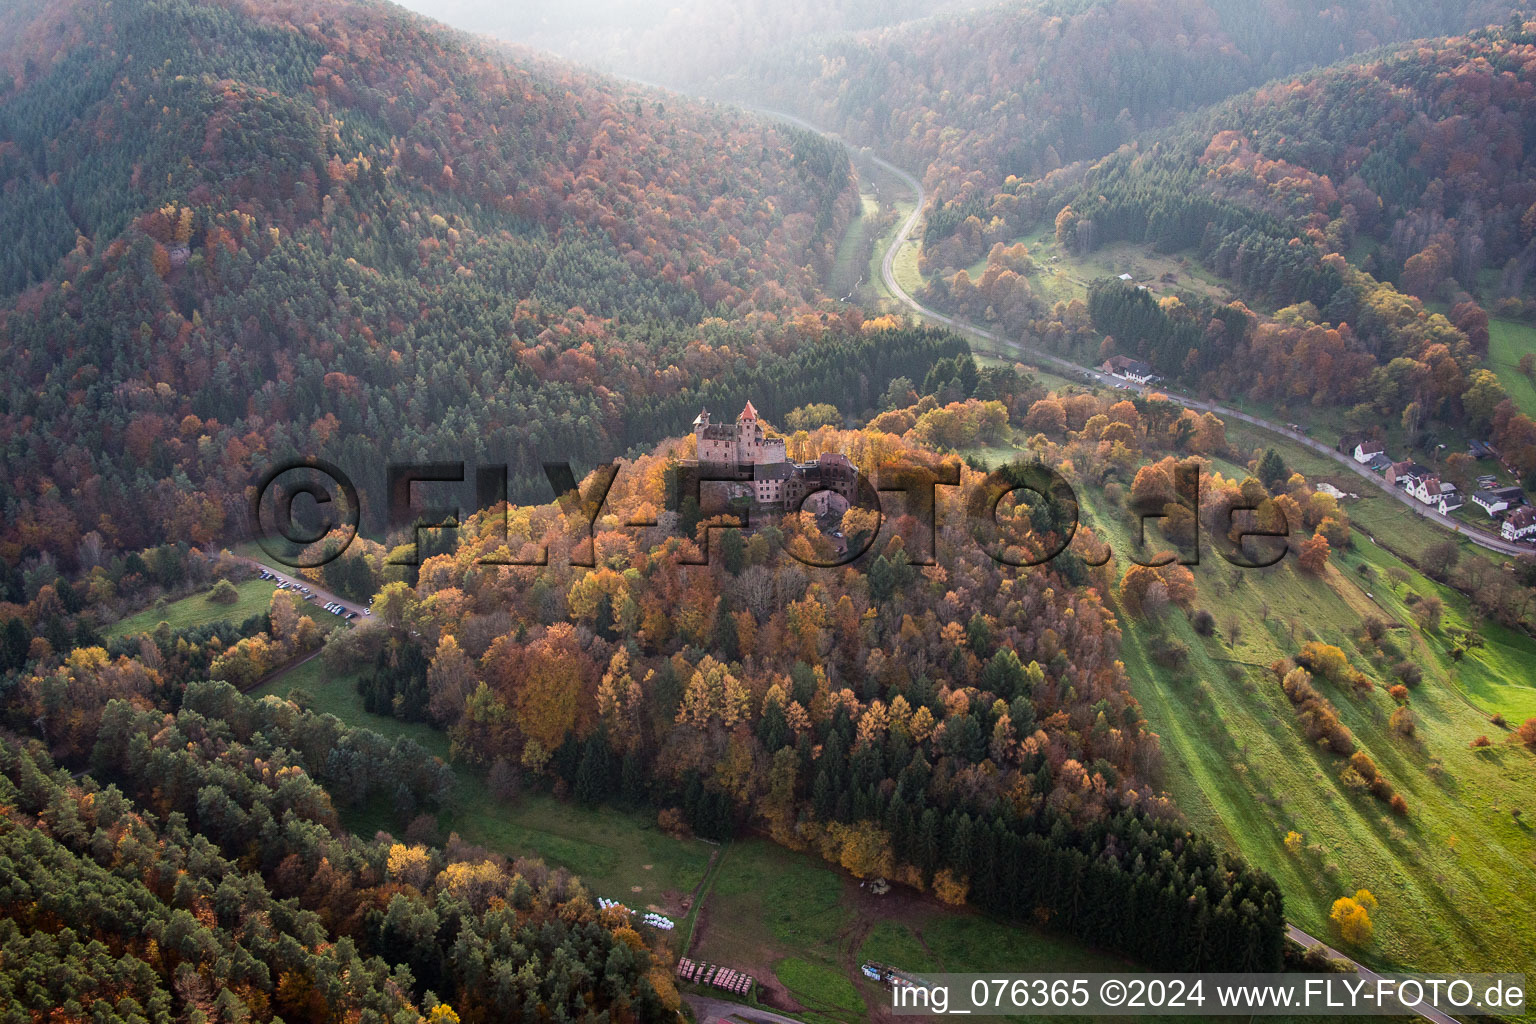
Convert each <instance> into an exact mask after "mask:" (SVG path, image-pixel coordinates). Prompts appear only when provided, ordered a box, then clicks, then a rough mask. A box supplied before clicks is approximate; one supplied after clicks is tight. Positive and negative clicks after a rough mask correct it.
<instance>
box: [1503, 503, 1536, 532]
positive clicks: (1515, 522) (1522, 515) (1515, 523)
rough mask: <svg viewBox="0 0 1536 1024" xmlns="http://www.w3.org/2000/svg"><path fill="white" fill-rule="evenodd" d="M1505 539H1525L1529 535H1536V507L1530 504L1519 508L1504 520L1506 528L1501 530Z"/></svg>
mask: <svg viewBox="0 0 1536 1024" xmlns="http://www.w3.org/2000/svg"><path fill="white" fill-rule="evenodd" d="M1499 532H1500V534H1501V535H1502V536H1503V537H1504V539H1505V540H1524V539H1526V538H1527V537H1536V508H1531V507H1530V506H1529V505H1527V506H1525V507H1524V508H1517V509H1515V511H1514V512H1512V513H1510V516H1509V518H1508V519H1506V520H1504V529H1503V530H1501V531H1499Z"/></svg>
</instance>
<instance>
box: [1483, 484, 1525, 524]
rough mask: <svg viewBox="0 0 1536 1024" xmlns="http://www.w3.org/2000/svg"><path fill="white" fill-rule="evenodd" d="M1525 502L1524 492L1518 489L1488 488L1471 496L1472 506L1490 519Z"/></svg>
mask: <svg viewBox="0 0 1536 1024" xmlns="http://www.w3.org/2000/svg"><path fill="white" fill-rule="evenodd" d="M1524 500H1525V492H1524V491H1522V490H1520V488H1518V487H1499V488H1496V489H1495V488H1490V489H1489V490H1486V491H1478V492H1477V493H1476V494H1474V495H1472V504H1474V505H1476V506H1477V507H1478V508H1480V509H1482V510H1483V511H1484V512H1486V513H1488V515H1489V516H1490V517H1492V516H1495V515H1497V514H1498V513H1500V512H1503V511H1504V510H1505V509H1507V508H1512V507H1514V506H1515V505H1518V504H1520V503H1521V502H1522V501H1524Z"/></svg>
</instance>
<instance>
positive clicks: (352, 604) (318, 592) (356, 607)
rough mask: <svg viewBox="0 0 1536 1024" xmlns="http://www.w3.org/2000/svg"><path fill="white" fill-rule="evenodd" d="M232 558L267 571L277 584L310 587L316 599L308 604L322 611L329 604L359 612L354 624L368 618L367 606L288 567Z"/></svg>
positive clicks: (250, 559) (242, 556) (238, 556)
mask: <svg viewBox="0 0 1536 1024" xmlns="http://www.w3.org/2000/svg"><path fill="white" fill-rule="evenodd" d="M230 557H232V558H236V559H238V560H239V561H242V562H244V563H245V564H246V565H249V566H252V567H253V568H255V569H257V570H266V571H267V572H269V573H271V574H272V575H273V576H276V577H277V580H276V582H278V583H290V584H298V585H299V586H301V587H308V588H309V592H310V593H312V594H314V595H315V599H314V600H313V601H310V602H308V603H309V604H312V605H314V606H315V607H316V608H318V609H320V610H321V611H325V606H326V605H327V604H339V605H341V606H342V607H343V608H345V609H346V610H347V611H349V612H357V618H356V619H354V620H353V621H354V622H359V623H360V622H362V621H363V619H364V618H366V617H367V612H368V606H367V605H365V604H358V603H357V602H356V601H349V600H347V599H345V598H342V597H337V596H336V595H335V594H333V593H331V592H330V591H328V590H324V589H322V588H321V587H319V586H317V585H316V584H314V583H311V582H310V581H309V580H307V579H304V578H302V577H300V576H299V575H298V574H296V573H295V572H294V571H293V570H292V569H289V568H287V567H279V566H276V565H268V564H267V563H266V562H263V561H260V560H258V559H255V558H246V557H245V556H244V555H236V554H233V553H231V556H230ZM299 596H300V597H303V596H304V595H303V594H300V595H299ZM338 617H339V616H338Z"/></svg>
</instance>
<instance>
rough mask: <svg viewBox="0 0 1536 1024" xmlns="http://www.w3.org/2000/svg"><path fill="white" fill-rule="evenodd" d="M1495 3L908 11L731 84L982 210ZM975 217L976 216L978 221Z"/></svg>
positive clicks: (1150, 2)
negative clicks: (995, 199) (1237, 99)
mask: <svg viewBox="0 0 1536 1024" xmlns="http://www.w3.org/2000/svg"><path fill="white" fill-rule="evenodd" d="M1510 7H1511V4H1510V3H1509V2H1508V0H1474V2H1472V3H1463V2H1458V0H1428V2H1424V0H1362V2H1357V3H1346V4H1337V5H1333V6H1326V7H1325V6H1323V5H1319V4H1317V3H1315V2H1313V0H1264V2H1263V3H1254V2H1252V0H1172V2H1160V0H1041V2H1033V3H1013V4H1005V5H999V6H996V7H991V8H988V9H986V10H982V11H977V12H973V13H969V14H962V15H957V16H951V17H943V18H934V19H929V20H926V21H920V22H913V23H909V24H906V25H901V26H897V27H895V28H887V29H881V30H876V31H871V32H865V33H861V34H856V35H846V36H842V37H838V38H835V39H833V40H831V41H829V42H827V43H825V44H824V45H822V46H821V47H816V48H808V47H804V46H801V47H796V48H795V49H793V50H786V51H782V52H780V53H778V54H776V55H774V56H772V57H764V58H762V59H760V60H758V61H756V62H754V63H753V64H751V65H749V66H748V67H747V68H745V69H744V70H743V71H742V72H741V73H740V75H739V76H737V77H736V78H735V79H734V80H728V81H725V82H723V83H721V84H720V89H721V91H723V92H725V93H727V94H731V95H747V94H749V93H751V94H756V95H758V96H759V97H760V96H762V95H763V94H764V93H765V92H766V94H767V95H770V96H772V98H773V101H774V102H775V103H776V104H779V105H782V106H785V107H786V108H787V109H792V110H795V111H796V112H798V113H801V114H803V115H805V116H806V117H808V118H811V119H812V120H814V121H816V122H817V123H819V124H823V125H826V126H828V127H832V128H835V129H837V130H838V131H839V132H842V133H843V134H845V135H847V136H848V137H849V138H850V139H852V140H854V141H856V142H859V143H863V144H866V145H870V146H874V147H876V148H878V149H880V150H882V151H884V153H885V154H886V155H888V156H890V157H892V158H893V159H896V160H898V161H899V162H902V163H904V164H905V165H906V166H908V167H909V168H911V169H912V170H914V171H918V170H924V171H926V174H927V179H928V183H929V184H930V185H932V186H934V187H935V188H936V189H937V190H938V197H939V199H940V200H947V199H954V198H956V197H961V196H965V195H967V194H974V197H975V198H976V199H977V200H978V202H979V208H980V209H984V208H985V203H986V201H987V200H989V199H991V197H992V196H993V194H994V193H996V192H998V191H999V189H997V188H996V186H998V185H1000V184H1001V183H1002V182H1003V181H1004V180H1005V179H1006V178H1008V177H1009V176H1010V175H1015V176H1017V177H1019V178H1020V179H1023V180H1032V179H1035V178H1038V177H1040V176H1041V175H1043V174H1045V173H1047V172H1049V171H1051V170H1053V169H1055V168H1056V167H1059V166H1061V165H1062V164H1063V163H1070V162H1072V161H1075V160H1082V159H1089V158H1093V157H1097V156H1102V155H1103V154H1105V153H1108V152H1111V151H1113V150H1114V149H1115V148H1116V147H1117V146H1119V145H1121V144H1122V143H1125V142H1128V141H1130V140H1131V139H1132V138H1134V137H1135V136H1136V135H1137V133H1139V132H1142V131H1144V130H1146V129H1148V128H1150V127H1154V126H1158V125H1163V124H1167V123H1169V122H1170V121H1172V120H1174V119H1175V118H1177V116H1178V115H1179V114H1180V113H1181V112H1185V111H1190V110H1194V109H1196V108H1198V107H1202V106H1205V105H1207V104H1210V103H1214V102H1216V101H1218V100H1221V99H1223V98H1225V97H1227V96H1231V95H1233V94H1234V93H1237V92H1240V91H1242V90H1244V89H1247V88H1250V87H1252V86H1255V85H1258V84H1259V83H1261V82H1264V81H1267V80H1269V79H1272V78H1275V77H1279V76H1281V75H1285V74H1290V73H1293V72H1295V71H1297V70H1299V69H1302V68H1305V67H1309V66H1315V65H1318V64H1327V63H1330V62H1333V61H1337V60H1339V59H1341V58H1343V57H1346V56H1348V55H1349V54H1351V53H1357V52H1361V51H1364V50H1369V49H1371V48H1374V47H1377V46H1380V45H1382V44H1384V43H1390V42H1393V41H1397V40H1404V39H1415V38H1421V37H1425V36H1437V35H1448V34H1451V33H1454V32H1459V31H1465V30H1467V29H1469V28H1472V27H1476V26H1482V25H1485V24H1490V23H1502V22H1503V21H1504V20H1505V19H1506V18H1507V17H1508V13H1509V9H1510ZM984 219H985V218H984Z"/></svg>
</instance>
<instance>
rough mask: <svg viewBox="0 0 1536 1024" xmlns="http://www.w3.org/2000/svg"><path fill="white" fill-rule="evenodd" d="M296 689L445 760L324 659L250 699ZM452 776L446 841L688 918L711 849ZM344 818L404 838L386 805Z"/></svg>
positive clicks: (598, 811)
mask: <svg viewBox="0 0 1536 1024" xmlns="http://www.w3.org/2000/svg"><path fill="white" fill-rule="evenodd" d="M294 689H301V690H303V691H304V692H305V693H307V694H308V695H309V698H310V707H312V708H313V709H315V710H316V711H321V712H325V713H327V714H333V715H335V716H336V717H337V718H340V719H341V720H342V721H344V722H347V723H348V724H350V725H357V726H362V727H365V728H369V729H373V730H374V731H375V732H379V733H382V734H383V735H385V736H390V737H394V736H407V737H409V738H411V739H413V740H415V741H416V742H418V743H420V744H421V745H422V747H424V748H425V749H426V750H427V751H428V753H431V754H433V755H435V756H437V757H441V758H443V759H444V760H446V759H447V757H448V737H447V735H446V734H445V733H443V732H441V731H439V730H437V729H434V728H432V727H431V726H430V725H427V724H426V723H423V722H402V721H400V720H399V719H397V718H393V717H390V716H387V715H375V714H370V713H369V712H368V711H367V710H365V709H364V707H363V698H362V697H361V695H359V694H358V692H357V687H356V678H355V677H353V676H340V677H333V676H331V675H330V674H329V673H328V671H327V670H326V668H325V667H324V659H320V658H317V659H315V660H313V661H310V662H306V663H305V664H303V665H300V666H299V667H298V668H296V669H294V670H293V671H292V672H290V673H288V674H287V675H285V676H283V677H282V678H280V679H278V680H275V681H273V682H271V683H268V684H267V685H266V686H265V687H263V688H262V689H260V690H258V691H256V693H255V695H256V696H261V695H263V694H267V693H275V694H278V695H279V696H286V695H287V694H288V693H289V692H291V691H292V690H294ZM455 775H456V777H457V781H456V784H455V788H454V793H453V796H452V798H451V800H450V802H449V805H448V806H447V807H446V808H444V809H443V810H442V811H441V813H439V815H438V828H439V831H440V832H441V833H442V835H443V836H444V837H446V836H447V835H448V834H449V833H450V832H457V833H458V834H459V836H460V837H461V838H463V839H464V840H466V841H467V842H471V843H475V844H477V845H480V846H484V847H485V848H487V849H489V850H493V851H495V852H497V853H501V854H504V855H506V856H508V857H518V856H531V857H539V858H542V859H543V860H544V861H545V862H546V863H549V864H551V865H554V866H558V867H564V868H568V869H569V870H571V871H573V872H575V873H576V874H578V875H580V876H581V877H582V880H583V881H584V882H585V883H586V885H587V887H588V889H589V890H590V891H591V892H593V893H594V894H595V895H598V896H606V897H609V898H611V899H618V900H622V901H624V902H625V903H628V904H629V905H630V906H632V907H654V908H656V909H657V910H659V911H662V912H665V913H669V914H673V915H681V914H682V913H683V912H684V911H685V909H686V906H685V903H686V898H687V897H688V896H690V895H691V894H692V892H693V890H694V889H695V888H696V887H697V886H698V884H699V881H700V880H701V879H702V878H703V877H704V869H705V867H706V866H707V865H708V863H709V856H710V852H711V850H712V849H713V848H712V847H711V846H710V845H709V844H707V843H704V842H701V841H698V840H679V839H674V838H672V837H671V836H669V835H667V834H666V833H664V832H662V831H661V830H660V829H659V828H657V827H656V822H655V818H654V816H650V815H641V814H630V813H627V812H624V811H619V810H614V809H611V808H586V807H581V806H579V805H577V804H569V803H563V802H561V801H559V800H556V799H555V798H554V797H552V796H549V795H547V794H544V793H538V792H530V793H525V794H523V795H522V796H521V797H520V798H519V799H518V800H517V801H516V802H515V803H513V804H511V805H507V804H503V803H500V802H499V801H497V800H496V799H495V798H494V797H492V796H491V794H490V792H489V790H488V789H487V788H486V785H485V780H484V778H483V776H481V775H480V774H479V773H478V772H475V771H473V770H470V769H468V768H463V767H456V768H455ZM343 820H344V821H345V822H346V824H347V827H348V828H350V829H352V830H353V831H354V832H358V833H359V834H362V835H371V834H372V833H374V832H376V831H379V830H385V831H389V832H391V833H394V834H396V835H399V834H400V833H401V832H402V831H403V823H401V822H399V821H397V820H396V816H395V814H394V812H393V809H392V808H391V807H389V806H388V804H387V802H375V803H370V804H369V805H367V806H365V807H361V808H356V809H352V810H349V811H348V812H347V813H345V814H344V815H343Z"/></svg>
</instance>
